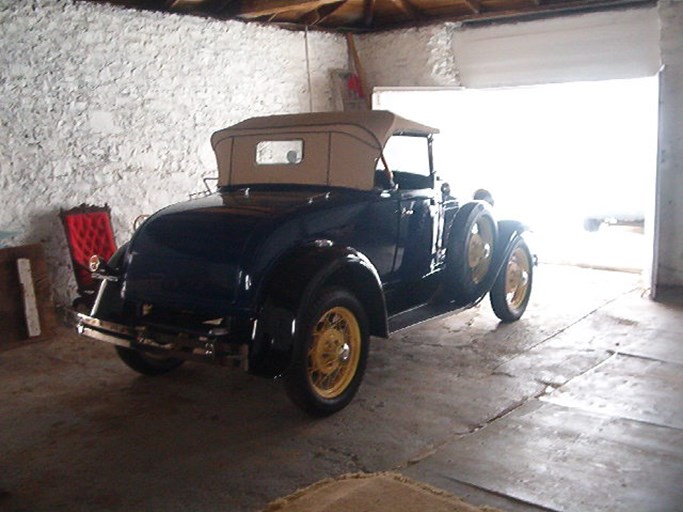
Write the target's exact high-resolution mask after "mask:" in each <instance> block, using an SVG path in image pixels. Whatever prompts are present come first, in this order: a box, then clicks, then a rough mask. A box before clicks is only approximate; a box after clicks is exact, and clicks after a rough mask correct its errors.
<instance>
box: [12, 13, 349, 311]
mask: <svg viewBox="0 0 683 512" xmlns="http://www.w3.org/2000/svg"><path fill="white" fill-rule="evenodd" d="M309 43H310V45H309V49H310V60H311V71H312V82H313V90H314V97H313V106H314V109H315V110H329V109H331V108H332V106H333V101H332V94H333V89H332V83H331V80H330V78H329V70H330V69H335V68H346V66H347V60H348V57H347V51H346V44H345V41H344V39H343V38H342V37H340V36H334V35H328V34H321V33H311V34H309ZM308 108H309V95H308V85H307V77H306V64H305V48H304V34H303V33H301V32H299V33H295V32H291V31H285V30H281V29H277V28H265V27H262V26H257V25H247V24H243V23H239V22H229V21H228V22H226V21H217V20H208V19H202V18H196V17H190V16H178V15H171V14H162V13H154V12H144V11H143V12H140V11H131V10H126V9H121V8H115V7H111V6H107V5H101V4H93V3H90V2H76V3H74V2H73V0H69V1H65V0H35V1H28V0H20V1H17V2H0V123H1V129H0V201H1V203H2V206H1V207H0V231H2V230H18V231H21V233H22V234H21V235H20V236H18V237H16V238H15V239H14V240H12V243H13V244H19V243H29V242H42V243H43V246H44V248H45V250H46V252H47V255H48V264H49V268H50V274H51V278H52V280H53V287H54V290H55V292H56V293H55V295H56V297H55V298H56V301H57V302H58V303H67V302H68V301H69V300H70V299H71V298H73V296H74V290H75V283H74V281H73V275H72V271H71V267H70V264H69V257H68V251H67V247H66V242H65V239H64V235H63V232H62V228H61V225H60V223H59V220H58V217H57V214H58V211H59V209H60V208H65V209H67V208H70V207H72V206H76V205H78V204H80V203H82V202H87V203H94V204H102V203H104V202H108V203H109V204H110V205H111V207H112V210H113V223H114V231H115V234H116V237H117V241H118V242H119V243H122V242H124V241H125V240H126V239H127V238H128V237H129V236H130V234H131V225H132V222H133V220H134V219H135V217H136V216H137V215H139V214H141V213H151V212H153V211H155V210H157V209H159V208H161V207H163V206H165V205H167V204H169V203H173V202H177V201H179V200H183V199H185V198H187V194H188V193H189V192H193V191H198V190H201V189H202V188H203V185H202V183H201V178H202V177H203V176H205V175H214V174H215V160H214V156H213V152H212V150H211V147H210V145H209V137H210V135H211V133H212V132H213V131H214V130H216V129H219V128H223V127H225V126H228V125H230V124H232V123H235V122H237V121H240V120H242V119H244V118H246V117H251V116H253V115H261V114H271V113H282V112H301V111H307V110H308Z"/></svg>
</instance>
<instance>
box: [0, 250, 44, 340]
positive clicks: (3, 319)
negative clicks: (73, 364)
mask: <svg viewBox="0 0 683 512" xmlns="http://www.w3.org/2000/svg"><path fill="white" fill-rule="evenodd" d="M19 258H26V259H28V260H30V262H31V273H32V275H33V285H34V290H35V295H36V303H37V308H38V316H39V318H40V331H41V334H40V336H36V337H35V338H29V336H28V331H27V328H26V316H25V313H24V305H23V302H22V287H21V283H20V281H19V274H18V272H17V260H18V259H19ZM56 328H57V315H56V313H55V307H54V304H53V302H52V286H51V285H50V279H49V277H48V270H47V264H46V262H45V256H44V253H43V248H42V247H41V246H40V244H33V245H24V246H20V247H5V248H3V249H0V351H2V350H8V349H11V348H16V347H20V346H22V345H25V344H26V343H27V342H28V341H27V340H30V341H31V342H33V341H41V340H45V339H49V338H50V337H51V336H52V335H53V334H54V332H55V329H56Z"/></svg>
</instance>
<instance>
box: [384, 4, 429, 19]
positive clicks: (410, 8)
mask: <svg viewBox="0 0 683 512" xmlns="http://www.w3.org/2000/svg"><path fill="white" fill-rule="evenodd" d="M391 2H392V3H393V4H394V5H396V6H397V7H398V8H399V9H401V10H402V11H403V12H404V13H406V14H407V15H408V16H410V17H411V18H413V19H416V20H419V19H422V15H421V14H420V11H418V10H417V9H416V8H415V6H414V5H413V4H412V3H410V0H391Z"/></svg>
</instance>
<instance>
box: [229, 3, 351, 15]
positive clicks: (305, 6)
mask: <svg viewBox="0 0 683 512" xmlns="http://www.w3.org/2000/svg"><path fill="white" fill-rule="evenodd" d="M338 2H339V0H295V1H292V0H245V1H243V2H242V5H241V7H240V9H239V12H238V16H239V17H240V18H245V19H253V18H260V17H262V16H273V15H277V14H281V13H283V12H291V11H301V12H302V13H306V12H311V11H313V10H315V9H318V8H320V7H321V6H323V5H327V4H334V3H338Z"/></svg>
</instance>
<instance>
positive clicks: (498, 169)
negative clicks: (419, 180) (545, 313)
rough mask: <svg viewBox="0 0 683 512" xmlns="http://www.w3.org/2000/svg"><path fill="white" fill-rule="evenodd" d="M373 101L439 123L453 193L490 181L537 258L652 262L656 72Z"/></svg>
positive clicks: (378, 94)
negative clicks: (528, 234)
mask: <svg viewBox="0 0 683 512" xmlns="http://www.w3.org/2000/svg"><path fill="white" fill-rule="evenodd" d="M373 99H374V108H377V109H386V110H392V111H394V112H396V113H397V114H399V115H403V116H405V117H408V118H411V119H414V120H416V121H420V122H423V123H425V124H429V125H433V126H436V127H438V128H440V129H441V134H440V135H438V136H437V137H438V139H440V140H437V142H436V143H435V165H436V167H437V169H438V170H439V171H440V173H441V174H442V175H443V176H444V177H445V178H446V179H447V180H448V181H449V183H450V184H451V188H452V190H454V191H455V193H456V194H457V196H458V197H459V198H469V197H472V194H473V192H474V191H475V190H476V189H479V188H485V189H487V190H489V191H490V192H491V193H492V194H493V197H494V199H495V204H496V212H497V214H498V215H499V217H501V218H505V217H510V218H519V219H521V220H524V221H525V222H526V223H528V224H529V225H530V227H531V228H532V229H533V230H534V232H535V233H536V236H535V242H536V244H537V252H538V254H539V258H540V260H541V261H542V262H548V263H564V264H575V265H583V266H591V267H598V268H615V269H620V270H629V271H638V272H640V271H643V270H649V266H650V260H651V257H652V254H651V253H652V241H651V233H652V229H651V221H652V216H653V214H652V212H653V211H654V193H655V172H656V155H657V116H658V113H657V108H658V80H657V78H656V77H650V78H639V79H629V80H609V81H598V82H577V83H564V84H551V85H540V86H527V87H515V88H504V89H476V90H470V89H457V90H454V89H448V90H444V89H438V90H434V89H431V90H425V89H419V90H415V89H412V90H406V89H377V90H376V91H375V94H374V98H373Z"/></svg>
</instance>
